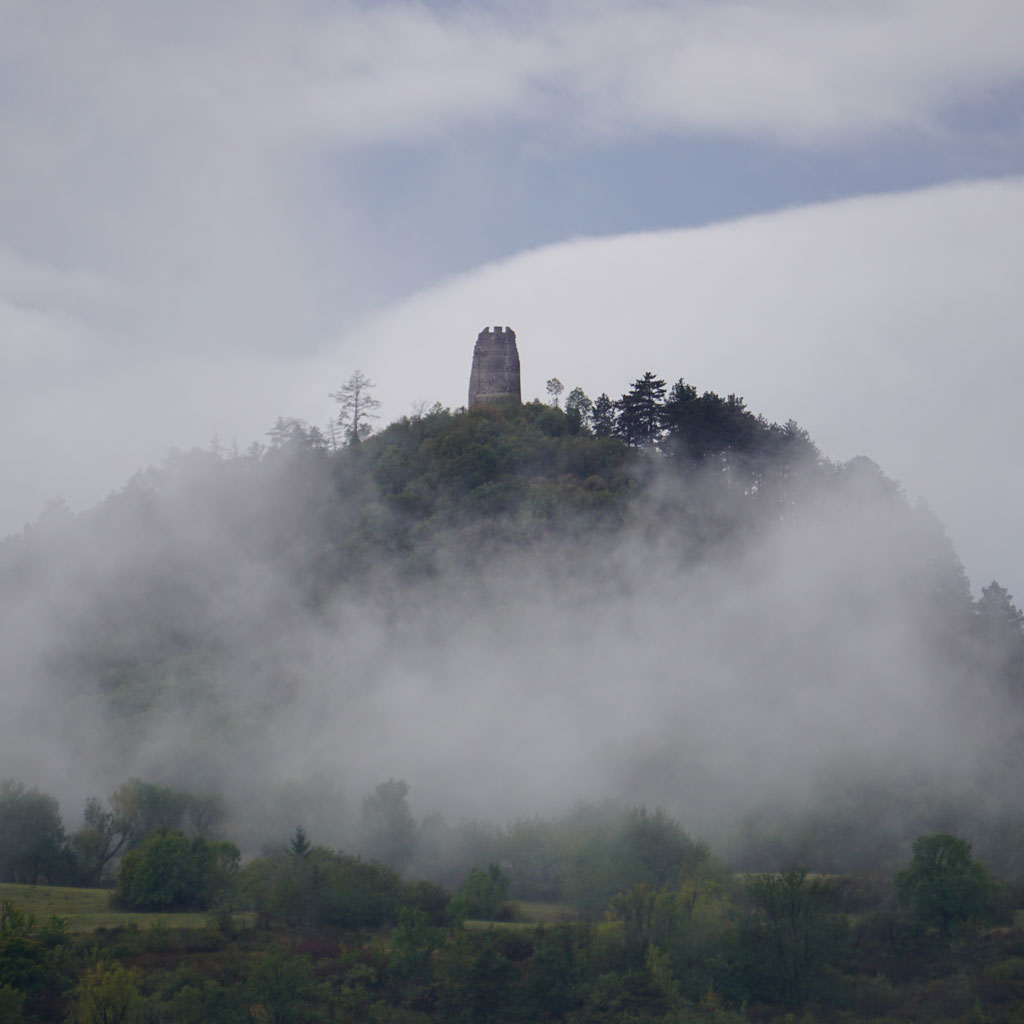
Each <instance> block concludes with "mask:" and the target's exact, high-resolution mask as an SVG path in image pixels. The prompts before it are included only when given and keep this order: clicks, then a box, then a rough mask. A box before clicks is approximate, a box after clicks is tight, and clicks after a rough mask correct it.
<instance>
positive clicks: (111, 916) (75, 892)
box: [0, 883, 255, 932]
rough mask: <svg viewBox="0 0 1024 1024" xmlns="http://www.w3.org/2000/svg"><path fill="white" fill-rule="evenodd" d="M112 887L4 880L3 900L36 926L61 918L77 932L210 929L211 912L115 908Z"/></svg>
mask: <svg viewBox="0 0 1024 1024" xmlns="http://www.w3.org/2000/svg"><path fill="white" fill-rule="evenodd" d="M110 895H111V892H110V890H109V889H73V888H70V887H64V886H56V885H12V884H10V883H0V902H4V901H7V900H10V902H11V903H13V904H14V906H15V907H16V908H17V909H18V910H20V911H22V912H23V913H25V914H31V915H32V916H33V917H34V918H35V921H36V927H37V928H38V927H40V926H41V925H43V924H45V923H46V922H47V921H48V920H49V919H50V918H51V917H54V916H56V917H61V918H64V920H65V921H66V922H67V926H68V929H69V930H70V931H73V932H92V931H95V930H96V929H97V928H124V927H136V928H153V927H158V928H159V927H165V928H206V927H208V926H209V923H210V919H209V915H208V914H206V913H203V912H195V913H193V912H189V913H173V912H165V913H159V914H157V913H138V912H136V911H129V910H115V909H113V908H111V906H110ZM232 916H233V918H234V920H235V922H236V923H237V924H239V925H241V924H251V923H252V922H253V921H254V920H255V915H254V914H249V913H244V914H234V915H232Z"/></svg>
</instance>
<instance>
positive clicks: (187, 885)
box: [117, 831, 239, 910]
mask: <svg viewBox="0 0 1024 1024" xmlns="http://www.w3.org/2000/svg"><path fill="white" fill-rule="evenodd" d="M238 859H239V853H238V848H237V847H236V846H235V845H234V844H233V843H228V842H208V841H207V840H205V839H203V838H202V837H200V836H195V837H193V838H191V839H189V838H188V837H187V836H186V835H185V834H184V833H182V832H167V831H160V832H156V833H154V834H153V835H151V836H150V837H149V838H148V839H147V840H146V841H145V842H144V843H143V844H142V845H141V846H139V847H138V848H137V849H134V850H132V851H130V852H129V853H128V854H127V855H126V856H125V858H124V860H123V861H122V862H121V868H120V871H119V872H118V876H117V901H118V903H119V904H120V905H121V906H124V907H130V908H132V909H135V910H184V909H188V908H192V909H197V910H205V909H207V908H208V907H211V906H213V904H214V903H215V902H216V901H218V900H220V899H225V898H228V897H229V896H230V894H231V892H232V890H233V887H234V884H235V876H236V874H237V871H238Z"/></svg>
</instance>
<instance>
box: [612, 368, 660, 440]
mask: <svg viewBox="0 0 1024 1024" xmlns="http://www.w3.org/2000/svg"><path fill="white" fill-rule="evenodd" d="M664 399H665V382H664V381H663V380H661V379H660V378H658V377H655V376H654V374H653V373H651V372H650V371H648V372H647V373H645V374H644V375H643V376H642V377H639V378H638V379H637V380H635V381H634V382H633V386H632V387H631V388H630V389H629V391H627V392H626V393H625V394H624V395H623V396H622V397H621V398H620V399H619V400H618V402H616V403H615V408H616V410H617V412H618V415H617V416H616V419H615V432H616V434H618V436H619V437H621V438H622V440H623V441H625V442H626V444H628V445H629V446H630V447H633V448H643V447H645V446H647V445H652V444H657V442H658V441H659V440H660V439H661V433H662V423H663V418H664V417H663V411H662V406H663V403H664Z"/></svg>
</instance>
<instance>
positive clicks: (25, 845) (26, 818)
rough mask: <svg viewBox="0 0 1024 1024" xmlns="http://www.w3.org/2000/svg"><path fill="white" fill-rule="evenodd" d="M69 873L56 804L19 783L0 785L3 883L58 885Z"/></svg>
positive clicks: (0, 862) (9, 780)
mask: <svg viewBox="0 0 1024 1024" xmlns="http://www.w3.org/2000/svg"><path fill="white" fill-rule="evenodd" d="M67 871H68V856H67V851H66V847H65V837H64V826H63V824H62V823H61V820H60V810H59V808H58V806H57V801H56V800H55V799H54V798H53V797H52V796H47V795H46V794H45V793H40V792H39V790H38V789H31V790H28V789H25V787H24V786H23V785H22V784H21V783H20V782H15V781H14V780H13V779H5V780H4V781H2V782H0V881H3V882H23V883H26V884H28V885H35V884H36V883H37V882H39V881H43V880H46V881H50V882H59V881H61V880H62V878H63V876H65V875H66V874H67Z"/></svg>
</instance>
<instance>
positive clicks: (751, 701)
mask: <svg viewBox="0 0 1024 1024" xmlns="http://www.w3.org/2000/svg"><path fill="white" fill-rule="evenodd" d="M354 426H355V428H356V429H353V430H351V431H349V432H348V436H349V438H350V441H349V443H348V444H344V445H332V444H329V443H328V441H327V440H326V439H325V436H324V435H323V434H322V433H321V432H320V431H319V430H318V429H316V428H310V427H308V426H306V425H305V424H303V423H301V422H299V421H295V420H279V421H278V423H277V424H276V425H275V426H274V427H273V429H272V430H271V431H270V432H269V434H268V443H267V444H266V445H264V446H254V447H253V448H251V449H250V450H248V451H246V452H244V453H237V452H225V451H222V450H210V451H192V452H188V453H177V454H173V455H171V456H170V457H168V459H167V460H166V461H165V463H164V464H163V465H162V466H160V467H159V468H155V469H150V470H147V471H145V472H141V473H139V474H138V475H136V476H135V477H134V478H133V479H132V480H130V481H129V482H128V483H127V484H126V486H125V487H124V488H122V489H121V490H120V491H118V492H117V493H116V494H113V495H111V496H110V497H109V498H108V499H107V500H105V501H104V502H103V503H101V504H100V505H99V506H98V507H96V508H95V509H93V510H91V511H89V512H86V513H83V514H79V515H72V514H70V513H69V512H68V511H67V510H66V509H64V508H63V507H61V506H59V505H55V506H52V507H51V508H49V509H48V510H47V512H46V513H45V514H44V515H43V516H42V517H41V518H40V520H39V521H38V522H37V523H36V524H34V525H33V526H32V527H31V528H28V529H26V530H25V531H24V533H23V534H22V535H21V536H17V537H12V538H8V539H7V540H6V541H4V542H3V544H2V546H0V569H2V576H0V602H2V608H3V627H2V628H3V653H2V655H0V657H2V658H3V659H4V666H3V668H4V674H5V677H6V678H7V679H9V680H11V685H10V686H8V687H7V689H6V692H5V693H4V695H3V697H2V698H0V700H2V701H3V702H4V703H3V707H2V709H0V710H2V712H3V713H2V714H0V722H2V723H3V724H0V749H2V751H3V753H2V754H0V758H2V762H0V777H6V776H13V777H17V778H20V779H23V780H25V781H26V782H28V783H29V784H32V785H34V784H38V785H40V786H43V787H45V788H48V789H51V790H56V791H57V792H59V793H61V794H62V795H66V796H67V797H68V798H69V799H74V800H80V799H83V798H84V797H85V796H86V795H94V794H96V793H101V792H105V791H107V790H109V789H110V788H112V787H113V785H115V784H116V783H117V782H119V781H121V780H123V779H124V778H126V777H127V776H128V775H133V774H134V775H140V776H142V777H145V778H153V779H156V780H158V781H161V782H164V783H167V784H173V785H178V786H182V787H185V788H190V789H193V790H197V791H208V790H220V791H223V792H225V793H227V794H228V797H229V800H230V802H231V803H232V805H233V806H234V807H235V808H236V810H237V813H238V814H239V816H240V817H244V818H246V823H245V826H244V827H245V829H247V832H245V833H244V834H243V838H245V837H246V836H248V838H249V839H251V840H252V841H254V842H255V841H259V840H261V839H263V838H265V836H264V833H275V830H276V833H275V834H277V835H280V834H286V833H287V832H288V831H289V830H290V829H291V828H292V827H293V826H294V824H295V820H294V819H295V818H296V817H297V816H298V812H299V810H302V811H303V812H304V817H303V820H305V821H307V822H308V821H309V820H310V818H311V816H318V820H319V821H320V822H321V825H322V828H321V829H320V831H319V833H318V834H319V835H320V836H322V837H323V838H325V839H329V838H330V836H331V835H332V834H343V832H344V827H345V826H344V822H345V820H346V813H347V811H346V808H347V807H350V806H351V803H352V800H353V799H354V798H355V796H356V795H357V794H358V793H360V792H365V791H366V790H368V789H369V788H371V787H372V785H373V784H375V783H376V782H378V781H380V780H381V779H383V778H387V777H390V776H403V777H405V778H407V779H409V781H410V782H411V784H412V787H413V797H414V799H417V798H418V800H419V801H420V802H419V804H418V806H419V807H420V808H422V809H423V810H424V811H425V812H429V811H432V810H435V809H436V810H441V811H443V812H445V813H447V814H449V815H454V816H456V817H457V816H459V815H462V814H473V815H482V816H489V817H493V818H500V817H501V816H503V815H512V814H530V813H551V812H553V811H554V810H556V809H560V808H562V807H565V806H568V805H569V804H570V803H571V801H572V800H574V799H576V798H578V797H587V798H592V799H599V798H601V797H604V796H611V797H619V798H623V799H636V800H645V801H647V802H649V803H651V804H653V803H658V802H661V803H665V804H666V805H667V806H669V807H670V808H671V809H672V810H673V812H675V813H678V814H680V815H681V816H682V818H683V820H684V822H685V823H686V824H687V825H688V826H691V825H693V827H696V828H699V829H702V830H704V831H705V832H709V831H710V832H714V831H715V830H716V829H717V830H718V833H720V834H723V835H724V834H725V833H726V832H728V831H729V830H733V831H735V829H736V828H738V827H739V825H740V823H741V822H742V823H743V825H742V827H743V828H744V829H747V832H746V835H747V839H745V840H744V843H745V844H746V846H745V848H746V849H748V850H750V849H755V848H759V849H762V850H763V849H769V848H770V847H771V843H773V842H774V843H779V842H783V840H782V839H780V838H779V837H778V836H773V834H772V830H773V829H775V828H776V826H778V827H782V826H780V825H779V823H780V822H781V823H784V824H785V828H787V829H789V832H788V833H787V835H788V838H786V840H785V842H791V841H792V835H793V834H794V831H796V832H798V831H799V825H797V824H793V823H794V822H798V821H799V820H802V818H801V816H802V815H805V814H806V813H807V811H808V808H809V807H815V806H818V805H819V803H820V802H821V801H823V800H832V798H833V797H834V795H835V792H836V789H835V787H837V786H841V787H842V788H843V792H844V794H846V796H845V797H844V799H846V798H849V799H851V800H853V801H854V803H856V806H855V807H854V808H853V809H851V811H850V814H851V815H857V816H863V815H873V816H874V820H875V821H876V824H878V825H879V827H880V829H881V832H884V828H883V827H882V826H884V825H885V819H884V816H885V815H890V816H891V818H892V823H893V830H894V832H898V833H899V841H903V839H905V838H906V837H908V836H911V837H912V836H913V835H915V834H918V833H919V832H921V831H926V830H927V827H928V826H929V825H930V824H932V823H933V822H934V820H935V819H936V817H938V818H941V817H942V815H944V814H945V815H947V816H952V817H953V818H956V819H957V820H962V821H966V820H967V819H968V818H970V824H971V827H972V828H975V833H974V834H975V835H976V836H978V837H979V839H980V841H981V847H980V848H981V850H982V852H983V853H986V854H987V853H988V852H989V851H988V850H987V849H985V847H984V835H983V832H984V831H985V829H989V827H990V826H991V829H995V828H997V827H998V828H1002V829H1003V830H1004V832H1005V829H1006V828H1007V827H1010V825H1012V826H1013V827H1014V828H1017V827H1018V824H1017V822H1016V819H1013V815H1014V814H1016V811H1015V808H1014V806H1013V801H1012V800H1011V798H1010V794H1011V793H1012V792H1014V791H1016V786H1017V784H1018V782H1019V780H1017V778H1016V774H1015V773H1016V771H1017V769H1016V768H1015V767H1014V765H1013V764H1012V763H1011V762H1010V759H1009V758H1008V752H1009V751H1010V750H1011V749H1012V745H1013V744H1014V743H1015V742H1017V741H1018V740H1019V738H1020V719H1019V713H1020V709H1021V705H1022V703H1024V693H1022V686H1024V671H1022V666H1024V637H1022V632H1021V616H1020V613H1019V612H1018V611H1017V609H1016V608H1015V607H1014V605H1013V603H1012V599H1011V596H1010V595H1008V594H1007V593H1006V591H1005V590H1003V589H1002V588H1001V587H999V586H998V584H993V585H991V586H990V587H988V588H986V589H985V590H984V591H983V593H982V594H981V596H980V598H979V599H978V600H974V599H973V598H972V595H971V593H970V590H969V587H968V584H967V581H966V579H965V576H964V573H963V571H962V568H961V566H960V564H959V561H958V559H957V557H956V555H955V552H954V551H953V549H952V546H951V545H950V543H949V541H948V539H947V538H946V537H945V534H944V532H943V530H942V527H941V525H940V524H939V523H938V522H937V521H936V519H935V518H934V516H933V515H932V514H931V513H929V512H928V511H927V509H924V508H920V507H911V506H910V505H909V504H908V503H907V501H906V500H905V498H904V496H903V495H902V493H901V491H900V488H899V486H898V485H897V484H896V483H895V482H893V481H891V480H889V479H887V478H886V477H885V476H884V474H883V473H882V471H881V470H879V469H878V467H876V466H875V465H874V464H873V463H871V462H870V461H869V460H868V459H866V458H858V459H854V460H852V461H851V462H849V463H846V464H842V465H837V464H834V463H832V462H830V461H829V460H828V459H827V458H825V457H823V456H822V455H821V453H819V451H818V450H817V449H816V447H815V445H814V444H813V442H812V441H811V439H810V438H809V437H808V436H807V434H806V433H805V432H804V431H802V430H801V429H799V428H798V427H797V426H796V425H795V424H794V423H792V422H790V423H787V424H785V425H784V426H779V425H777V424H772V423H768V422H766V421H765V420H764V419H763V418H760V417H757V416H755V415H754V414H753V413H751V412H750V411H749V410H747V409H746V408H745V406H744V403H743V401H742V400H741V399H738V398H737V397H735V396H732V395H730V396H728V397H726V398H722V397H721V396H719V395H716V394H713V393H710V392H705V393H704V394H698V392H697V391H696V390H695V389H694V388H692V387H690V386H689V385H687V384H685V383H684V382H683V381H679V382H678V383H677V384H675V385H674V386H673V387H671V388H668V387H666V386H665V384H664V382H662V381H660V380H659V379H657V378H656V377H654V375H653V374H645V375H644V376H642V377H640V378H638V379H637V381H636V382H635V383H634V385H633V386H632V387H631V389H630V390H629V391H628V392H627V393H626V394H624V395H623V396H622V397H621V398H620V399H619V400H617V401H612V400H611V399H609V398H608V396H606V395H602V396H601V397H600V398H598V399H597V400H596V401H594V402H591V401H590V400H589V399H588V398H587V397H586V396H585V395H583V394H582V392H580V391H579V390H578V389H577V390H575V391H573V392H571V393H570V394H569V396H568V397H567V399H566V401H565V403H564V407H563V408H560V407H557V406H554V405H544V404H541V403H530V404H526V405H495V406H491V407H484V408H481V409H477V410H474V411H472V412H466V411H464V410H460V411H458V412H454V413H453V412H450V411H449V410H447V409H442V408H440V407H435V408H433V409H432V410H430V411H429V412H425V413H424V414H422V415H417V416H413V417H407V418H403V419H402V420H400V421H398V422H396V423H393V424H391V425H390V426H388V427H386V428H385V429H383V430H381V431H380V432H379V433H377V434H373V435H372V436H361V435H365V433H366V431H365V430H364V429H362V428H363V427H364V424H361V423H359V422H356V423H355V425H354ZM41 723H45V728H41ZM69 768H70V769H73V770H71V771H70V772H69ZM510 779H512V780H514V784H512V785H510V784H509V780H510ZM854 790H856V794H857V795H856V797H855V798H854V797H851V796H850V794H851V793H852V792H853V791H854ZM325 792H329V793H330V794H331V795H330V796H329V797H327V798H325V796H324V794H325ZM897 792H898V796H896V795H894V793H897ZM979 792H983V793H984V801H983V802H979V801H978V799H977V794H978V793H979ZM871 793H874V794H879V793H885V794H887V795H886V796H885V800H884V801H883V802H884V807H882V806H881V805H880V804H879V803H877V801H876V802H875V803H872V799H874V798H871V797H869V796H865V794H871ZM283 794H284V795H286V799H284V800H282V795H283ZM879 799H881V798H879ZM834 803H835V801H834V800H833V804H834ZM283 804H284V806H283ZM911 805H912V806H911ZM242 808H244V810H241V809H242ZM880 808H881V811H882V812H884V814H883V819H879V817H878V815H879V813H880ZM306 812H308V813H306ZM766 815H767V816H768V817H769V818H770V823H769V824H766V823H765V821H764V818H765V816H766ZM908 816H909V817H908ZM958 816H959V817H958ZM964 816H967V817H966V818H965V817H964ZM1018 817H1019V816H1018ZM977 818H983V819H984V822H983V823H981V824H979V822H978V821H976V820H975V819H977ZM1011 819H1013V820H1012V821H1011ZM897 822H899V824H897ZM941 823H942V822H940V824H941ZM332 829H333V830H334V832H333V833H332V831H331V830H332ZM881 832H880V834H881ZM236 834H238V832H237V831H236ZM993 834H994V833H993ZM1022 835H1024V830H1022ZM895 841H896V840H894V842H895ZM758 844H760V846H759V845H758ZM764 844H768V845H767V846H765V845H764ZM883 845H884V844H883ZM890 848H891V847H890ZM887 849H889V848H887ZM1006 855H1007V856H1012V857H1016V856H1017V854H1016V853H1013V852H1012V851H1011V852H1010V853H1007V854H1006ZM1004 859H1005V858H1004Z"/></svg>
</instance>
